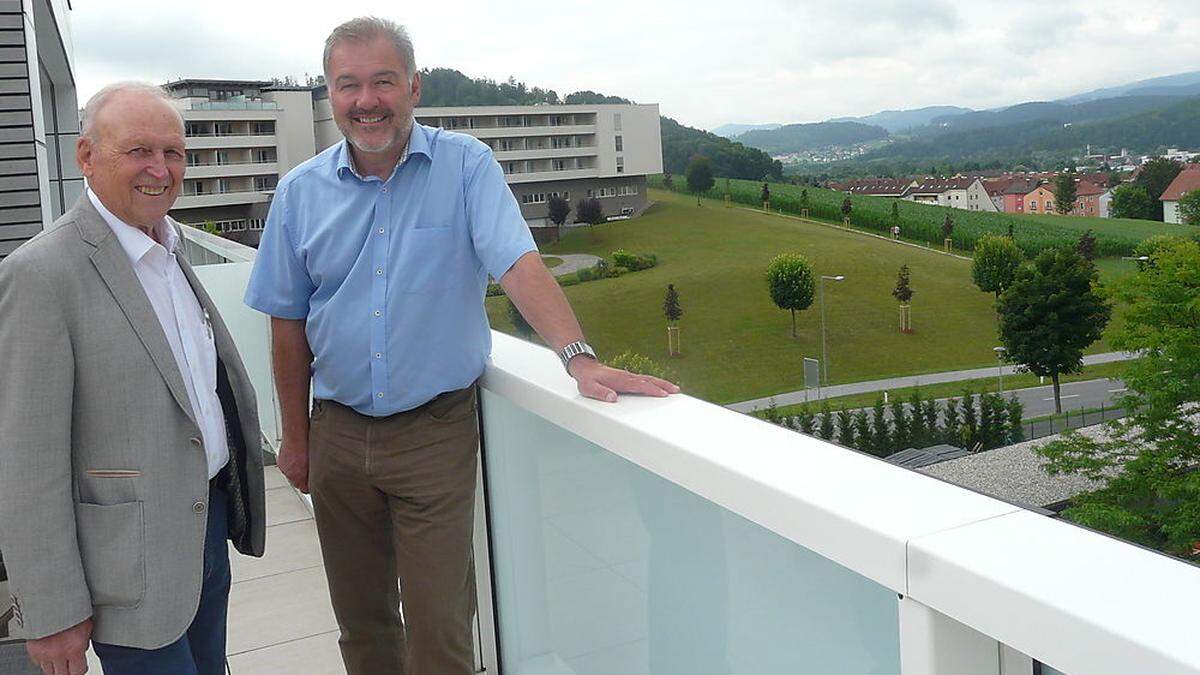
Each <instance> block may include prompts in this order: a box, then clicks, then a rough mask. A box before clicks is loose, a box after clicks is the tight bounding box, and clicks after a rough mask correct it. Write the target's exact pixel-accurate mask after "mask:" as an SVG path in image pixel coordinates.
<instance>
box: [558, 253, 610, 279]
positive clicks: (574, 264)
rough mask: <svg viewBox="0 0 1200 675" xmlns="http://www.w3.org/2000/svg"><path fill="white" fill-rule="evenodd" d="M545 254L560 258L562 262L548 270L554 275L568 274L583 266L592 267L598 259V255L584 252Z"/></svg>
mask: <svg viewBox="0 0 1200 675" xmlns="http://www.w3.org/2000/svg"><path fill="white" fill-rule="evenodd" d="M547 255H549V256H550V257H551V258H562V264H561V265H559V266H558V267H555V268H553V269H551V270H550V271H551V272H553V273H554V276H556V277H561V276H562V275H564V274H570V273H571V272H574V271H576V270H581V269H583V268H585V267H593V266H595V264H596V263H597V262H599V261H600V258H599V257H597V256H594V255H588V254H586V253H555V254H547Z"/></svg>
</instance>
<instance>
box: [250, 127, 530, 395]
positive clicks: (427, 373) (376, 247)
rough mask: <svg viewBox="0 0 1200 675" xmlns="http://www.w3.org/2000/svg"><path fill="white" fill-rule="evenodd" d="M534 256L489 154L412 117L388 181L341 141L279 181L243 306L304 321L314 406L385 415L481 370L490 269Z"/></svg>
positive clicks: (500, 270) (462, 383)
mask: <svg viewBox="0 0 1200 675" xmlns="http://www.w3.org/2000/svg"><path fill="white" fill-rule="evenodd" d="M536 250H537V247H536V245H535V244H534V242H533V237H532V235H531V234H530V232H529V227H528V225H527V224H526V223H525V219H524V218H523V217H522V216H521V209H520V207H519V206H518V205H517V202H516V199H515V198H514V197H513V194H512V191H511V190H509V188H508V185H507V184H506V183H505V182H504V174H503V173H502V172H501V170H500V165H499V164H497V163H496V161H495V159H494V158H493V156H492V151H491V149H489V148H488V147H487V146H486V145H484V144H483V143H481V142H480V141H478V140H476V139H474V138H472V137H470V136H467V135H464V134H456V133H452V132H447V131H444V130H442V129H433V128H429V127H425V126H422V125H420V124H416V123H414V124H413V128H412V135H411V136H410V138H409V145H408V149H407V152H406V156H405V157H404V158H403V159H402V160H401V161H400V163H398V164H397V166H396V169H395V170H394V171H393V172H392V175H391V176H390V177H389V178H388V179H387V180H380V179H379V178H377V177H374V176H367V177H363V176H360V175H359V174H358V173H357V172H356V171H355V169H354V166H353V162H352V159H351V156H350V152H349V148H348V147H347V145H346V142H345V141H344V140H343V141H342V142H340V143H337V144H335V145H333V146H332V147H330V148H328V149H326V150H325V151H323V152H322V153H320V154H319V155H317V156H316V157H313V158H312V159H310V160H308V161H307V162H305V163H303V164H301V165H300V166H298V167H296V168H295V169H293V170H292V171H290V172H289V173H288V174H287V175H286V176H285V177H284V178H283V180H281V181H280V182H279V185H278V187H277V188H276V191H275V198H274V200H273V201H272V203H271V210H270V213H269V215H268V216H267V225H266V229H265V231H264V232H263V237H262V242H261V243H260V244H259V248H258V257H257V259H256V261H255V263H254V270H253V272H252V273H251V275H250V282H249V285H248V287H247V289H246V304H247V305H249V306H251V307H253V308H254V309H257V310H259V311H261V312H264V313H266V314H269V315H271V316H274V317H279V318H283V319H307V324H306V334H307V336H308V344H309V346H310V347H311V349H312V353H313V366H312V374H313V395H314V396H315V397H316V398H320V399H330V400H334V401H338V402H339V403H342V404H344V405H347V406H350V407H352V408H354V409H355V410H357V411H358V412H360V413H363V414H365V415H372V416H383V415H391V414H393V413H397V412H401V411H404V410H409V409H412V408H415V407H417V406H419V405H421V404H423V403H425V402H426V401H429V400H430V399H432V398H433V397H435V396H437V395H438V394H440V393H442V392H446V391H453V390H455V389H461V388H463V387H466V386H467V385H469V384H471V383H472V382H473V381H475V379H476V378H478V377H479V376H480V375H481V374H483V368H484V363H485V361H486V360H487V357H488V354H489V353H490V352H491V347H492V343H491V332H490V328H489V326H488V319H487V314H486V312H485V311H484V306H483V298H484V292H485V290H486V287H487V278H488V275H489V274H490V275H491V276H492V277H494V278H496V279H499V278H500V277H501V276H503V275H504V273H505V272H507V271H508V269H509V268H510V267H512V265H513V263H515V262H516V261H517V259H518V258H520V257H521V256H522V255H524V254H525V253H528V252H530V251H536Z"/></svg>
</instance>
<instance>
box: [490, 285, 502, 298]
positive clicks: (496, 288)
mask: <svg viewBox="0 0 1200 675" xmlns="http://www.w3.org/2000/svg"><path fill="white" fill-rule="evenodd" d="M497 295H504V287H503V286H501V285H500V284H496V283H492V284H488V285H487V297H489V298H492V297H495V296H497Z"/></svg>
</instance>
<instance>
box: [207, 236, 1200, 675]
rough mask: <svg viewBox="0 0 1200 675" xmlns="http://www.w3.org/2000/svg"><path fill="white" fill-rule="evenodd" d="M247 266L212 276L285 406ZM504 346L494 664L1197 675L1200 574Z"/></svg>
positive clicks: (488, 514) (490, 578) (487, 381)
mask: <svg viewBox="0 0 1200 675" xmlns="http://www.w3.org/2000/svg"><path fill="white" fill-rule="evenodd" d="M187 237H188V239H189V241H190V242H191V243H194V244H197V245H204V242H203V241H201V240H200V238H199V237H197V236H196V234H195V233H191V232H189V233H188V235H187ZM249 266H250V263H249V262H245V261H234V262H228V263H225V264H220V265H216V266H212V267H210V268H208V269H206V268H205V267H200V268H198V273H199V274H200V276H201V280H202V281H203V282H204V284H205V286H206V288H207V289H208V291H209V293H210V295H212V296H213V298H214V300H215V301H216V302H217V304H218V306H219V307H220V308H221V311H222V313H223V315H224V316H225V319H226V322H227V323H228V324H229V325H230V326H231V328H233V330H234V337H235V339H236V340H237V342H238V344H239V347H240V348H241V350H242V356H243V359H244V360H245V361H246V363H247V366H249V367H250V369H251V373H252V376H253V377H254V378H255V384H256V387H257V388H258V391H259V400H260V405H262V403H261V402H262V401H267V402H268V404H267V405H271V403H270V402H272V401H273V395H272V392H273V389H272V387H271V384H270V372H269V358H268V356H269V352H268V350H267V337H266V333H267V321H266V318H265V317H263V316H261V315H258V314H256V313H254V312H252V311H251V310H248V309H246V308H245V306H244V305H242V303H241V298H242V294H243V292H244V284H245V280H246V278H247V276H248V273H249ZM493 340H494V345H493V350H492V358H491V362H490V363H489V365H488V367H487V371H486V373H485V375H484V378H483V380H482V381H481V388H482V395H481V409H482V415H481V420H482V431H483V456H484V466H485V468H486V471H485V473H484V482H483V485H484V488H483V497H485V501H483V502H481V504H484V505H485V506H484V508H481V509H480V516H479V517H480V521H479V522H480V523H481V525H480V527H483V523H490V530H484V531H483V532H486V535H487V536H483V535H482V534H479V535H477V537H476V539H477V542H476V546H477V570H478V574H479V575H480V579H479V581H480V587H481V588H482V589H484V592H483V593H482V594H481V603H480V607H481V614H483V615H484V616H483V619H482V620H481V622H480V644H481V647H482V649H483V651H484V656H483V663H482V664H481V665H483V666H486V667H488V668H493V667H497V666H498V667H499V669H500V671H501V672H505V673H518V674H522V673H535V672H536V673H563V674H566V673H582V672H605V673H625V672H652V673H688V674H691V673H720V674H734V673H737V674H742V673H745V674H755V675H757V674H759V673H785V672H787V673H801V672H804V673H809V672H811V673H838V674H840V673H881V674H882V673H886V674H892V673H895V674H897V675H899V674H903V675H927V674H936V675H976V674H986V675H1012V674H1013V673H1020V674H1021V675H1031V674H1032V673H1033V672H1034V667H1035V666H1034V659H1037V660H1038V661H1040V662H1043V663H1046V664H1051V665H1053V666H1054V668H1057V670H1054V669H1052V668H1050V667H1049V666H1046V667H1044V668H1042V669H1041V672H1043V673H1048V674H1049V673H1058V672H1061V673H1066V674H1067V675H1127V674H1130V673H1138V674H1141V673H1147V674H1151V673H1153V674H1155V675H1174V674H1180V675H1182V674H1192V675H1195V674H1197V673H1200V650H1198V649H1197V648H1196V640H1195V635H1194V633H1195V630H1194V622H1193V621H1192V619H1191V616H1192V614H1193V613H1194V612H1193V610H1194V608H1195V607H1197V606H1200V568H1197V567H1194V566H1192V565H1188V564H1186V563H1184V562H1181V561H1178V560H1175V559H1171V558H1168V557H1165V556H1162V555H1159V554H1157V553H1154V552H1151V551H1147V550H1144V549H1141V548H1138V547H1136V546H1132V545H1130V544H1127V543H1124V542H1122V541H1119V540H1116V539H1113V538H1110V537H1108V536H1105V535H1102V534H1098V533H1095V532H1092V531H1089V530H1086V529H1083V528H1080V527H1076V526H1073V525H1071V524H1069V523H1066V522H1063V521H1059V520H1055V519H1051V518H1048V517H1045V516H1042V515H1038V514H1035V513H1033V512H1030V511H1027V510H1025V509H1023V508H1021V507H1019V506H1016V505H1013V504H1008V503H1005V502H1002V501H999V500H997V499H993V498H991V497H988V496H984V495H981V494H977V493H974V492H971V491H968V490H965V489H963V488H959V487H957V486H954V485H951V484H948V483H944V482H941V481H939V480H937V479H935V478H932V477H929V476H926V475H923V474H919V473H916V472H913V471H909V470H907V469H904V468H901V467H898V466H895V465H893V464H890V463H887V462H884V461H882V460H879V459H876V458H873V457H869V456H867V455H863V454H860V453H857V452H854V451H851V450H847V449H844V448H841V447H838V446H836V445H833V444H830V443H827V442H824V441H821V440H818V439H816V438H811V437H806V436H802V435H799V434H796V433H794V432H791V431H788V430H785V429H781V428H779V427H775V426H772V425H769V424H766V423H764V422H761V421H759V420H757V419H754V418H752V417H748V416H744V415H740V414H737V413H734V412H731V411H729V410H726V409H724V408H722V407H720V406H716V405H712V404H709V403H706V402H703V401H700V400H697V399H694V398H691V397H688V396H684V395H680V396H675V397H671V398H668V399H647V398H637V397H628V398H625V399H623V400H622V401H621V402H620V403H618V404H615V405H614V404H605V403H600V402H596V401H591V400H585V399H582V398H581V397H580V396H579V394H578V392H577V391H576V389H575V386H574V383H573V381H571V380H570V378H569V377H567V375H566V374H565V373H564V371H563V369H562V366H561V364H559V362H558V360H557V359H556V358H555V357H554V356H553V355H552V354H551V353H550V352H549V351H548V350H546V349H544V348H541V347H537V346H534V345H532V344H529V343H526V342H522V341H520V340H517V339H515V338H512V337H509V336H506V335H503V334H500V333H493ZM263 419H264V428H267V425H268V424H277V422H275V421H274V420H277V419H278V417H277V416H274V412H273V411H271V412H269V413H268V414H264V417H263ZM270 429H271V430H270V431H268V432H267V435H268V436H270V435H271V434H272V433H273V434H275V436H274V437H275V438H278V429H277V426H276V427H271V428H270ZM493 588H494V595H493V594H492V593H491V590H492V589H493ZM493 597H494V598H495V605H494V607H493V606H492V603H491V600H492V598H493ZM492 612H494V614H493V613H492ZM493 627H494V628H495V634H491V633H490V630H491V629H492V628H493ZM493 639H495V642H498V643H499V646H500V649H499V650H496V649H494V645H495V642H493ZM497 654H500V655H502V660H501V661H499V662H497V660H496V655H497ZM489 672H491V671H489Z"/></svg>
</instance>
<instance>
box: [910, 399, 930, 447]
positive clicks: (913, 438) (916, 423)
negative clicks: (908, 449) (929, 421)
mask: <svg viewBox="0 0 1200 675" xmlns="http://www.w3.org/2000/svg"><path fill="white" fill-rule="evenodd" d="M925 431H926V430H925V416H924V415H923V414H922V413H921V391H920V390H919V389H913V391H912V395H910V396H909V397H908V444H909V445H911V446H912V447H914V448H923V447H925V446H927V445H929V444H928V443H926V442H925V441H926V438H925Z"/></svg>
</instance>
